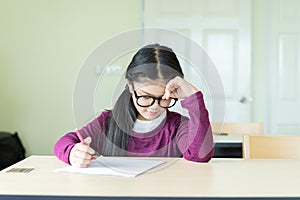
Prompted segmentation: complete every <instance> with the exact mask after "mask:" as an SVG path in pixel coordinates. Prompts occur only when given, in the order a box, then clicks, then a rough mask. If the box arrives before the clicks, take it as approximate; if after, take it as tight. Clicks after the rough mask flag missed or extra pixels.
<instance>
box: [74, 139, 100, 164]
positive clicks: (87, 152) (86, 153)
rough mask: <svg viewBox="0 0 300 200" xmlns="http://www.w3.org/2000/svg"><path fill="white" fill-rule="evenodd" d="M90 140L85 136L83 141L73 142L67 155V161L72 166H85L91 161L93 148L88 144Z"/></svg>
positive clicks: (93, 152)
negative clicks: (73, 144)
mask: <svg viewBox="0 0 300 200" xmlns="http://www.w3.org/2000/svg"><path fill="white" fill-rule="evenodd" d="M91 141H92V139H91V138H90V137H87V138H85V139H84V142H80V143H77V144H75V146H74V147H73V148H72V150H71V152H70V155H69V161H70V164H71V165H72V166H75V167H87V166H88V165H89V164H90V163H91V162H92V160H93V158H94V157H93V154H95V150H94V149H92V148H91V147H90V146H89V144H90V143H91Z"/></svg>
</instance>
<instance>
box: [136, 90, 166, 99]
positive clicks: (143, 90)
mask: <svg viewBox="0 0 300 200" xmlns="http://www.w3.org/2000/svg"><path fill="white" fill-rule="evenodd" d="M139 90H140V91H141V92H142V93H145V94H146V95H149V96H153V97H156V96H155V95H153V94H150V93H148V92H146V91H144V90H141V89H139ZM163 96H164V95H162V96H160V97H163ZM160 97H156V98H160Z"/></svg>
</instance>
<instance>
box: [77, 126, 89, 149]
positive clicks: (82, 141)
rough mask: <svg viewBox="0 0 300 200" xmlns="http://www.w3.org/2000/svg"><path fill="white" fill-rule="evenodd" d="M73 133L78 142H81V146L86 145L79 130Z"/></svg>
mask: <svg viewBox="0 0 300 200" xmlns="http://www.w3.org/2000/svg"><path fill="white" fill-rule="evenodd" d="M75 132H76V135H77V137H78V138H79V140H80V142H81V143H82V144H85V145H87V143H86V142H85V141H84V139H83V137H82V135H81V133H80V132H79V130H77V129H76V131H75Z"/></svg>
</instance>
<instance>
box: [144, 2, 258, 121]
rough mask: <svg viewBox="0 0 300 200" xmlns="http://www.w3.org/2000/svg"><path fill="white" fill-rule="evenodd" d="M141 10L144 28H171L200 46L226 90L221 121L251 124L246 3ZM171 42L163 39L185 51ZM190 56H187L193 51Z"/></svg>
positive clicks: (154, 5)
mask: <svg viewBox="0 0 300 200" xmlns="http://www.w3.org/2000/svg"><path fill="white" fill-rule="evenodd" d="M142 5H143V9H142V16H143V22H142V23H143V26H144V27H156V28H162V29H172V30H175V31H178V32H181V33H183V34H185V35H186V36H187V37H190V38H191V39H192V40H194V41H195V42H197V43H198V44H199V45H201V46H202V47H203V48H204V49H205V51H206V52H207V54H208V55H209V57H210V58H211V59H212V61H213V62H214V63H215V66H216V68H217V69H218V72H219V74H220V76H221V79H222V82H223V86H224V88H225V100H226V104H225V105H226V106H225V122H250V121H251V101H252V99H251V1H250V0H226V1H225V0H143V1H142ZM173 39H174V38H164V40H171V43H173V44H174V45H179V46H180V48H188V47H186V46H185V44H183V43H181V41H176V40H173ZM172 40H173V41H172ZM186 51H188V52H189V51H190V50H189V49H187V50H186ZM190 54H191V55H190V56H191V57H192V56H193V54H195V52H190ZM185 59H188V58H185ZM180 62H181V64H182V65H183V69H184V72H185V74H186V79H188V80H189V81H191V82H192V83H193V84H195V85H196V86H197V87H199V88H200V89H201V90H203V91H204V94H206V92H207V93H208V92H209V91H206V89H205V87H204V85H205V84H204V83H202V82H199V76H195V73H194V69H192V68H190V67H187V65H186V64H187V61H186V60H184V59H183V58H182V59H180ZM204 79H209V77H205V78H204ZM208 109H210V107H209V108H208Z"/></svg>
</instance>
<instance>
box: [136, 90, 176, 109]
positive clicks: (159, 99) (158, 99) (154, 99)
mask: <svg viewBox="0 0 300 200" xmlns="http://www.w3.org/2000/svg"><path fill="white" fill-rule="evenodd" d="M133 93H134V96H135V98H136V104H137V105H138V106H140V107H143V108H145V107H150V106H152V105H153V104H154V103H155V101H156V100H157V101H158V105H159V106H160V107H161V108H172V107H173V106H175V104H176V103H177V101H178V98H172V97H170V99H174V100H175V102H174V103H173V105H171V106H166V107H165V106H161V105H160V101H161V100H165V99H162V98H161V97H158V98H157V97H154V96H150V95H140V96H139V95H138V94H137V93H136V91H135V90H134V91H133ZM142 97H147V98H152V100H153V101H152V103H151V104H150V105H148V106H142V105H140V104H139V103H138V100H139V98H142Z"/></svg>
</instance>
